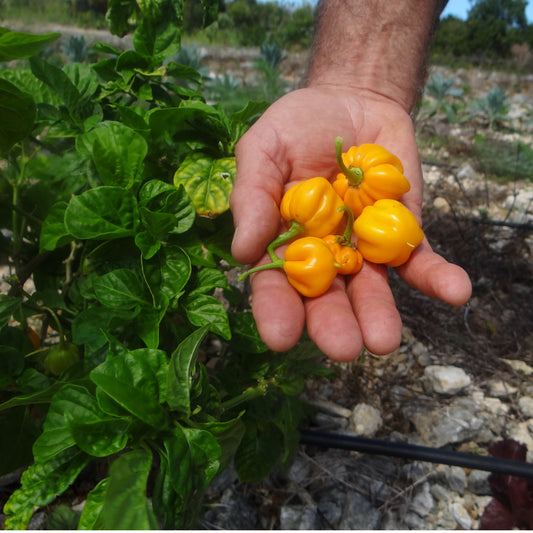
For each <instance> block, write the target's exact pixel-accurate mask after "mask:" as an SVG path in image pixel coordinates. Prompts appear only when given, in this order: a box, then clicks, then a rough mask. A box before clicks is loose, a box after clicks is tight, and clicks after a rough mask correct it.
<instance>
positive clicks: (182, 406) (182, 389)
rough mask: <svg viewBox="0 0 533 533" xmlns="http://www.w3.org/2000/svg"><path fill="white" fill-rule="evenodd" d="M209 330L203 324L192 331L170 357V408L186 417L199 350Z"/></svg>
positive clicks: (168, 391) (168, 388)
mask: <svg viewBox="0 0 533 533" xmlns="http://www.w3.org/2000/svg"><path fill="white" fill-rule="evenodd" d="M207 330H208V326H203V327H201V328H199V329H197V330H196V331H194V332H193V333H191V334H190V335H189V336H188V337H187V338H186V339H184V340H183V341H182V342H181V343H180V344H179V346H178V347H177V348H176V349H175V350H174V352H173V353H172V356H171V358H170V366H169V372H168V386H167V403H168V405H169V407H170V409H172V410H173V411H176V412H177V414H178V415H179V416H182V417H184V418H189V416H190V414H191V406H190V393H191V387H192V377H193V374H194V372H195V369H196V361H197V358H198V350H199V348H200V345H201V343H202V341H203V340H204V337H205V335H206V333H207Z"/></svg>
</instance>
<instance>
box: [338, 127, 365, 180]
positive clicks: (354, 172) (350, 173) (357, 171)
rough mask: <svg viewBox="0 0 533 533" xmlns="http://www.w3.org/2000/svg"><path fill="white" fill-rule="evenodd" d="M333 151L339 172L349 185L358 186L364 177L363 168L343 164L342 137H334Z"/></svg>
mask: <svg viewBox="0 0 533 533" xmlns="http://www.w3.org/2000/svg"><path fill="white" fill-rule="evenodd" d="M335 153H336V155H337V164H338V165H339V168H340V169H341V172H342V173H343V174H344V175H345V176H346V179H347V180H348V183H349V184H350V186H351V187H359V185H361V183H362V181H363V179H364V178H365V176H364V173H363V169H361V168H359V167H350V168H348V167H347V166H346V165H345V164H344V160H343V159H342V137H337V138H336V139H335Z"/></svg>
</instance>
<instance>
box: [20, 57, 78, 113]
mask: <svg viewBox="0 0 533 533" xmlns="http://www.w3.org/2000/svg"><path fill="white" fill-rule="evenodd" d="M30 66H31V71H32V72H33V74H34V76H35V77H36V78H38V79H40V80H41V81H42V82H44V83H45V84H46V85H48V87H50V89H52V91H54V92H55V93H56V94H57V95H58V96H59V97H60V98H61V101H62V102H63V103H64V104H65V106H66V107H67V109H68V110H69V111H71V112H72V111H75V110H76V109H77V108H78V106H79V104H80V102H81V95H80V93H79V91H78V89H76V87H75V85H74V84H73V83H72V81H71V80H70V78H69V77H68V76H67V75H66V74H65V72H63V71H62V70H61V69H60V68H57V67H55V66H54V65H52V64H50V63H47V62H46V61H44V60H43V59H41V58H39V57H32V58H31V59H30Z"/></svg>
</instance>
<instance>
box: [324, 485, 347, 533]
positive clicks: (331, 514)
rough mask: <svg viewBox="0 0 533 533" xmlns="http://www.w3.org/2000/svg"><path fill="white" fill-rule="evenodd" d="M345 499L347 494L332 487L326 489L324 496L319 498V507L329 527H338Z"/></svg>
mask: <svg viewBox="0 0 533 533" xmlns="http://www.w3.org/2000/svg"><path fill="white" fill-rule="evenodd" d="M345 499H346V495H345V493H344V492H343V491H341V490H338V489H332V490H327V491H325V494H324V496H323V497H322V498H320V499H319V500H318V503H317V509H318V511H319V513H320V514H321V516H322V518H323V520H325V521H326V522H327V526H328V528H331V529H335V528H337V527H338V525H339V522H340V520H341V517H342V510H343V508H344V501H345Z"/></svg>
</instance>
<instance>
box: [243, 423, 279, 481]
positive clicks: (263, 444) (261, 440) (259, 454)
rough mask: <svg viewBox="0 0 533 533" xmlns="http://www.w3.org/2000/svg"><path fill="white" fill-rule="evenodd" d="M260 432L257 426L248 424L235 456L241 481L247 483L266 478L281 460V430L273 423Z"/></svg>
mask: <svg viewBox="0 0 533 533" xmlns="http://www.w3.org/2000/svg"><path fill="white" fill-rule="evenodd" d="M265 425H266V427H267V430H266V431H261V432H259V430H258V427H257V424H247V426H246V432H245V434H244V436H243V438H242V441H241V444H240V446H239V448H238V449H237V452H236V454H235V468H236V469H237V473H238V474H239V479H240V481H242V482H244V483H247V482H250V481H259V480H260V479H263V478H265V477H266V476H267V475H268V474H269V473H270V471H271V470H272V468H274V466H275V465H276V463H277V462H278V460H279V457H280V454H281V451H282V444H281V437H280V434H279V430H278V429H277V428H276V426H275V425H274V424H272V423H267V424H265Z"/></svg>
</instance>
